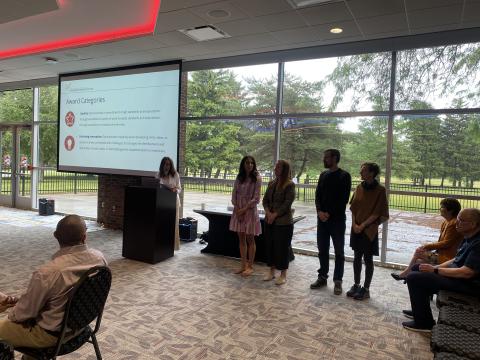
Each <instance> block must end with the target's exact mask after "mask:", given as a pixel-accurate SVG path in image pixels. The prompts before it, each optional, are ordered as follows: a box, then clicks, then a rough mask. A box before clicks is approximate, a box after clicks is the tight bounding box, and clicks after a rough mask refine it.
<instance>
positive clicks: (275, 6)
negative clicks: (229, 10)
mask: <svg viewBox="0 0 480 360" xmlns="http://www.w3.org/2000/svg"><path fill="white" fill-rule="evenodd" d="M230 2H231V3H233V4H235V5H236V6H238V7H239V8H240V9H242V10H243V11H245V12H246V13H247V14H248V15H250V16H252V17H254V16H262V15H269V14H275V13H279V12H285V11H289V10H292V7H291V6H290V4H288V3H287V1H286V0H231V1H230Z"/></svg>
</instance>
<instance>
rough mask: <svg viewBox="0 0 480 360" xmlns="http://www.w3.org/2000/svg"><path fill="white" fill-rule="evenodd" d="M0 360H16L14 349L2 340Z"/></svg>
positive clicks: (0, 343)
mask: <svg viewBox="0 0 480 360" xmlns="http://www.w3.org/2000/svg"><path fill="white" fill-rule="evenodd" d="M0 360H14V355H13V349H12V347H11V346H10V345H9V344H7V343H6V342H3V341H1V340H0Z"/></svg>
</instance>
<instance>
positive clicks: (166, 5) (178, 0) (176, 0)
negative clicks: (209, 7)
mask: <svg viewBox="0 0 480 360" xmlns="http://www.w3.org/2000/svg"><path fill="white" fill-rule="evenodd" d="M212 2H218V0H162V2H161V4H160V12H169V11H174V10H181V9H187V8H190V7H193V6H198V5H203V4H209V3H212Z"/></svg>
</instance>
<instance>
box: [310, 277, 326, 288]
mask: <svg viewBox="0 0 480 360" xmlns="http://www.w3.org/2000/svg"><path fill="white" fill-rule="evenodd" d="M324 286H327V279H324V278H318V279H317V280H315V282H313V283H311V284H310V289H320V288H322V287H324Z"/></svg>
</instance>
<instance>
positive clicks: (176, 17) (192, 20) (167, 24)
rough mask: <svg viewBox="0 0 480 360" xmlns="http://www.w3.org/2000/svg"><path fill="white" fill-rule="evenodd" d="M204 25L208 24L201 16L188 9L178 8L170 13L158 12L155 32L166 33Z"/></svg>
mask: <svg viewBox="0 0 480 360" xmlns="http://www.w3.org/2000/svg"><path fill="white" fill-rule="evenodd" d="M202 25H206V23H205V20H203V19H202V18H201V17H199V16H197V15H195V14H192V13H191V12H190V11H188V10H177V11H172V12H169V13H160V14H158V20H157V27H156V28H155V33H156V34H158V33H164V32H169V31H172V30H180V29H187V28H192V27H196V26H202Z"/></svg>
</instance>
